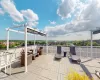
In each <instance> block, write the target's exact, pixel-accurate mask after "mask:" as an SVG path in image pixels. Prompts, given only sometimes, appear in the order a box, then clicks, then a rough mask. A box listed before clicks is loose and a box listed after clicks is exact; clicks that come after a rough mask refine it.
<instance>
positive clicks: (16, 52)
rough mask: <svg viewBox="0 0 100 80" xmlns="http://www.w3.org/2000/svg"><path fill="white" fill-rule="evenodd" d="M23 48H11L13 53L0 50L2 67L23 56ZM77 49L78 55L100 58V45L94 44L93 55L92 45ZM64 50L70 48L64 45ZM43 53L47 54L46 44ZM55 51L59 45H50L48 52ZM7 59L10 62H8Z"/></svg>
mask: <svg viewBox="0 0 100 80" xmlns="http://www.w3.org/2000/svg"><path fill="white" fill-rule="evenodd" d="M39 47H40V46H39ZM23 48H24V47H23ZM23 48H15V49H10V50H9V52H10V53H13V54H6V53H3V52H2V51H0V69H1V68H2V67H5V66H6V65H7V64H9V60H10V61H11V62H12V61H14V60H15V59H16V58H18V57H20V56H21V54H20V52H21V50H22V49H23ZM28 48H31V49H32V46H29V47H28ZM75 49H76V55H78V56H80V57H85V58H87V57H92V58H100V46H93V48H92V55H91V47H90V46H76V48H75ZM63 52H67V53H69V52H70V48H69V47H63V46H62V53H63ZM43 53H45V54H46V46H43ZM55 53H57V46H48V54H50V55H55ZM6 60H7V61H8V62H6ZM5 63H7V64H5Z"/></svg>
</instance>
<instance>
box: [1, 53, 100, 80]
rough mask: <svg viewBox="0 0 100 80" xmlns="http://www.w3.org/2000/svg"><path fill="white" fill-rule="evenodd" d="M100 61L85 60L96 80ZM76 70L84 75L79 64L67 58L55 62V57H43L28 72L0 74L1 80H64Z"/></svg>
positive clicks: (15, 70) (29, 67) (20, 70)
mask: <svg viewBox="0 0 100 80" xmlns="http://www.w3.org/2000/svg"><path fill="white" fill-rule="evenodd" d="M99 62H100V61H99V60H98V59H95V60H94V59H93V60H90V59H83V58H82V64H84V65H85V66H86V67H87V69H88V70H89V71H90V73H92V76H93V77H94V78H95V80H99V79H98V78H97V77H96V76H95V75H94V71H95V70H99V71H100V63H99ZM70 69H74V70H76V71H78V72H79V73H83V72H84V71H83V69H82V67H81V66H80V65H78V64H72V63H71V62H70V61H69V59H68V58H67V57H65V58H62V59H61V60H59V61H55V60H54V55H49V54H47V55H41V56H39V57H37V58H36V60H33V62H32V64H30V65H29V66H28V72H27V73H24V72H23V71H24V67H17V68H12V73H14V72H15V73H16V72H17V73H16V74H13V75H11V76H8V75H5V74H4V73H0V80H64V77H65V76H66V75H67V73H68V72H69V71H70Z"/></svg>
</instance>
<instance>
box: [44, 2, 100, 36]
mask: <svg viewBox="0 0 100 80" xmlns="http://www.w3.org/2000/svg"><path fill="white" fill-rule="evenodd" d="M83 4H84V3H83ZM99 5H100V0H93V1H89V3H86V4H84V6H83V5H82V6H79V7H77V8H79V10H78V12H77V13H78V15H77V16H76V17H78V18H79V19H76V20H74V21H72V22H69V23H66V24H62V25H57V26H46V27H45V31H46V32H47V33H48V34H49V36H57V35H65V34H67V33H70V32H79V31H90V30H94V29H96V28H100V20H99V19H100V6H99ZM81 7H84V9H83V10H82V11H81V10H80V9H81ZM80 11H81V12H80Z"/></svg>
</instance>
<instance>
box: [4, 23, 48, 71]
mask: <svg viewBox="0 0 100 80" xmlns="http://www.w3.org/2000/svg"><path fill="white" fill-rule="evenodd" d="M22 27H23V30H18V28H22ZM16 28H17V30H16ZM6 30H7V51H8V50H9V36H10V35H9V32H10V31H11V32H17V33H23V34H24V40H25V72H27V71H28V69H27V34H29V35H34V45H35V35H36V34H38V35H41V36H45V37H46V53H48V36H47V34H46V33H44V32H41V31H39V30H37V29H34V28H32V27H29V26H28V25H25V24H24V25H20V26H13V27H9V28H6Z"/></svg>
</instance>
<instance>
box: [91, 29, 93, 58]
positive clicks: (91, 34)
mask: <svg viewBox="0 0 100 80" xmlns="http://www.w3.org/2000/svg"><path fill="white" fill-rule="evenodd" d="M92 49H93V32H92V31H91V58H93V51H92Z"/></svg>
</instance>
